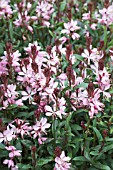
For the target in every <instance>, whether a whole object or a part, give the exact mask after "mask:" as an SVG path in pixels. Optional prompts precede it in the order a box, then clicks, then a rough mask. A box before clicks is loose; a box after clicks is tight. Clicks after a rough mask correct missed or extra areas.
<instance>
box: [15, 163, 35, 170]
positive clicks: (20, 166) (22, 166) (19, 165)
mask: <svg viewBox="0 0 113 170" xmlns="http://www.w3.org/2000/svg"><path fill="white" fill-rule="evenodd" d="M17 166H18V167H19V168H21V170H24V169H27V170H28V169H29V168H30V169H31V168H32V166H31V165H25V164H22V163H18V164H17Z"/></svg>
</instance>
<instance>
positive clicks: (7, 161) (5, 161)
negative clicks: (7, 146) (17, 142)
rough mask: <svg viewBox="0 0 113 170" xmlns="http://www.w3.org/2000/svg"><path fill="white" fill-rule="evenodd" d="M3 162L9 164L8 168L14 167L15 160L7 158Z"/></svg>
mask: <svg viewBox="0 0 113 170" xmlns="http://www.w3.org/2000/svg"><path fill="white" fill-rule="evenodd" d="M3 164H8V168H12V167H14V161H13V160H12V159H10V160H8V159H5V160H4V162H3Z"/></svg>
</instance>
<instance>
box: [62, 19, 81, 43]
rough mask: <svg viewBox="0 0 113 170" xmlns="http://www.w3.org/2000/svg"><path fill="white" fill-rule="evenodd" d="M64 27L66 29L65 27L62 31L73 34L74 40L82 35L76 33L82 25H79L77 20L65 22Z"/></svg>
mask: <svg viewBox="0 0 113 170" xmlns="http://www.w3.org/2000/svg"><path fill="white" fill-rule="evenodd" d="M64 27H65V29H63V30H62V31H61V33H63V34H67V35H69V36H71V37H72V39H73V40H75V39H79V37H80V35H79V34H77V33H75V31H77V30H79V29H80V27H78V26H77V21H73V20H71V21H70V22H68V23H64Z"/></svg>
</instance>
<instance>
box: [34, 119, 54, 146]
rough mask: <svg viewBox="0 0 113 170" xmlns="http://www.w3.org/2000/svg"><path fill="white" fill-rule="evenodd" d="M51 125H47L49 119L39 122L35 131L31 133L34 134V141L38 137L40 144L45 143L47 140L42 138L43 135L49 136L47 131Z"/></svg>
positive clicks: (35, 126)
mask: <svg viewBox="0 0 113 170" xmlns="http://www.w3.org/2000/svg"><path fill="white" fill-rule="evenodd" d="M50 126H51V125H50V124H49V123H47V119H46V118H43V117H42V118H41V120H40V121H37V122H36V124H35V125H34V126H33V131H32V132H31V134H34V135H33V137H34V139H35V138H36V137H37V136H38V137H39V138H38V142H39V144H42V143H43V141H45V140H46V139H47V138H45V137H42V135H43V134H47V133H46V129H48V128H49V127H50Z"/></svg>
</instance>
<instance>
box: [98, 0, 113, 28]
mask: <svg viewBox="0 0 113 170" xmlns="http://www.w3.org/2000/svg"><path fill="white" fill-rule="evenodd" d="M99 13H100V15H99V14H98V13H95V16H96V18H97V19H98V22H99V23H101V24H104V25H106V26H109V25H111V24H112V23H113V3H112V4H111V5H109V7H108V8H103V9H101V10H99Z"/></svg>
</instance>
